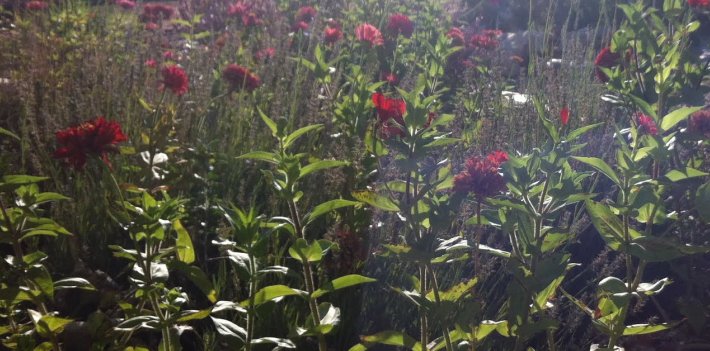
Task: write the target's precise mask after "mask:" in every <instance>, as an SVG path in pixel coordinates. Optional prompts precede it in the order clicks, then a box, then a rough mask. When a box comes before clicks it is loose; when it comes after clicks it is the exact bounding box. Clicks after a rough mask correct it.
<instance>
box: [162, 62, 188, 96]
mask: <svg viewBox="0 0 710 351" xmlns="http://www.w3.org/2000/svg"><path fill="white" fill-rule="evenodd" d="M160 73H161V74H162V76H163V80H162V83H163V88H168V89H170V91H172V92H173V94H175V95H177V96H180V95H183V94H185V93H187V88H188V84H189V83H188V79H187V74H186V73H185V70H183V69H182V67H180V66H178V65H174V64H170V65H165V66H163V69H162V70H160Z"/></svg>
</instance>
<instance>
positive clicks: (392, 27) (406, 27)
mask: <svg viewBox="0 0 710 351" xmlns="http://www.w3.org/2000/svg"><path fill="white" fill-rule="evenodd" d="M387 32H388V33H389V34H390V35H392V36H393V37H396V36H398V35H400V34H401V35H402V36H403V37H405V38H411V37H412V33H414V23H412V21H411V20H410V19H409V17H407V15H404V14H401V13H396V14H394V15H392V16H390V19H389V22H388V23H387Z"/></svg>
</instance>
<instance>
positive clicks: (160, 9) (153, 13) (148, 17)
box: [141, 4, 175, 22]
mask: <svg viewBox="0 0 710 351" xmlns="http://www.w3.org/2000/svg"><path fill="white" fill-rule="evenodd" d="M174 13H175V8H174V7H172V6H170V5H163V4H146V5H145V6H143V13H142V14H141V21H143V22H158V21H159V20H165V19H169V18H170V17H172V15H173V14H174Z"/></svg>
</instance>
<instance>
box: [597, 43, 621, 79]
mask: <svg viewBox="0 0 710 351" xmlns="http://www.w3.org/2000/svg"><path fill="white" fill-rule="evenodd" d="M620 63H621V55H619V54H617V53H615V52H613V51H611V48H609V47H605V48H603V49H602V50H601V51H599V54H598V55H597V57H596V59H594V66H595V67H594V74H595V75H596V76H597V79H599V81H600V82H603V83H606V82H608V81H609V77H607V75H606V74H605V73H604V72H603V71H602V70H601V69H600V67H604V68H612V67H614V66H618V65H619V64H620Z"/></svg>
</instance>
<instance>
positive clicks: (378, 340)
mask: <svg viewBox="0 0 710 351" xmlns="http://www.w3.org/2000/svg"><path fill="white" fill-rule="evenodd" d="M360 340H362V341H363V342H364V343H366V344H383V345H391V346H400V347H406V348H408V349H410V350H412V351H421V349H422V345H421V344H420V343H418V342H417V341H416V340H415V339H414V338H413V337H411V336H409V335H407V334H404V333H402V332H398V331H394V330H388V331H383V332H379V333H377V334H374V335H368V336H362V337H360ZM353 349H355V350H362V348H351V349H350V351H353Z"/></svg>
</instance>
